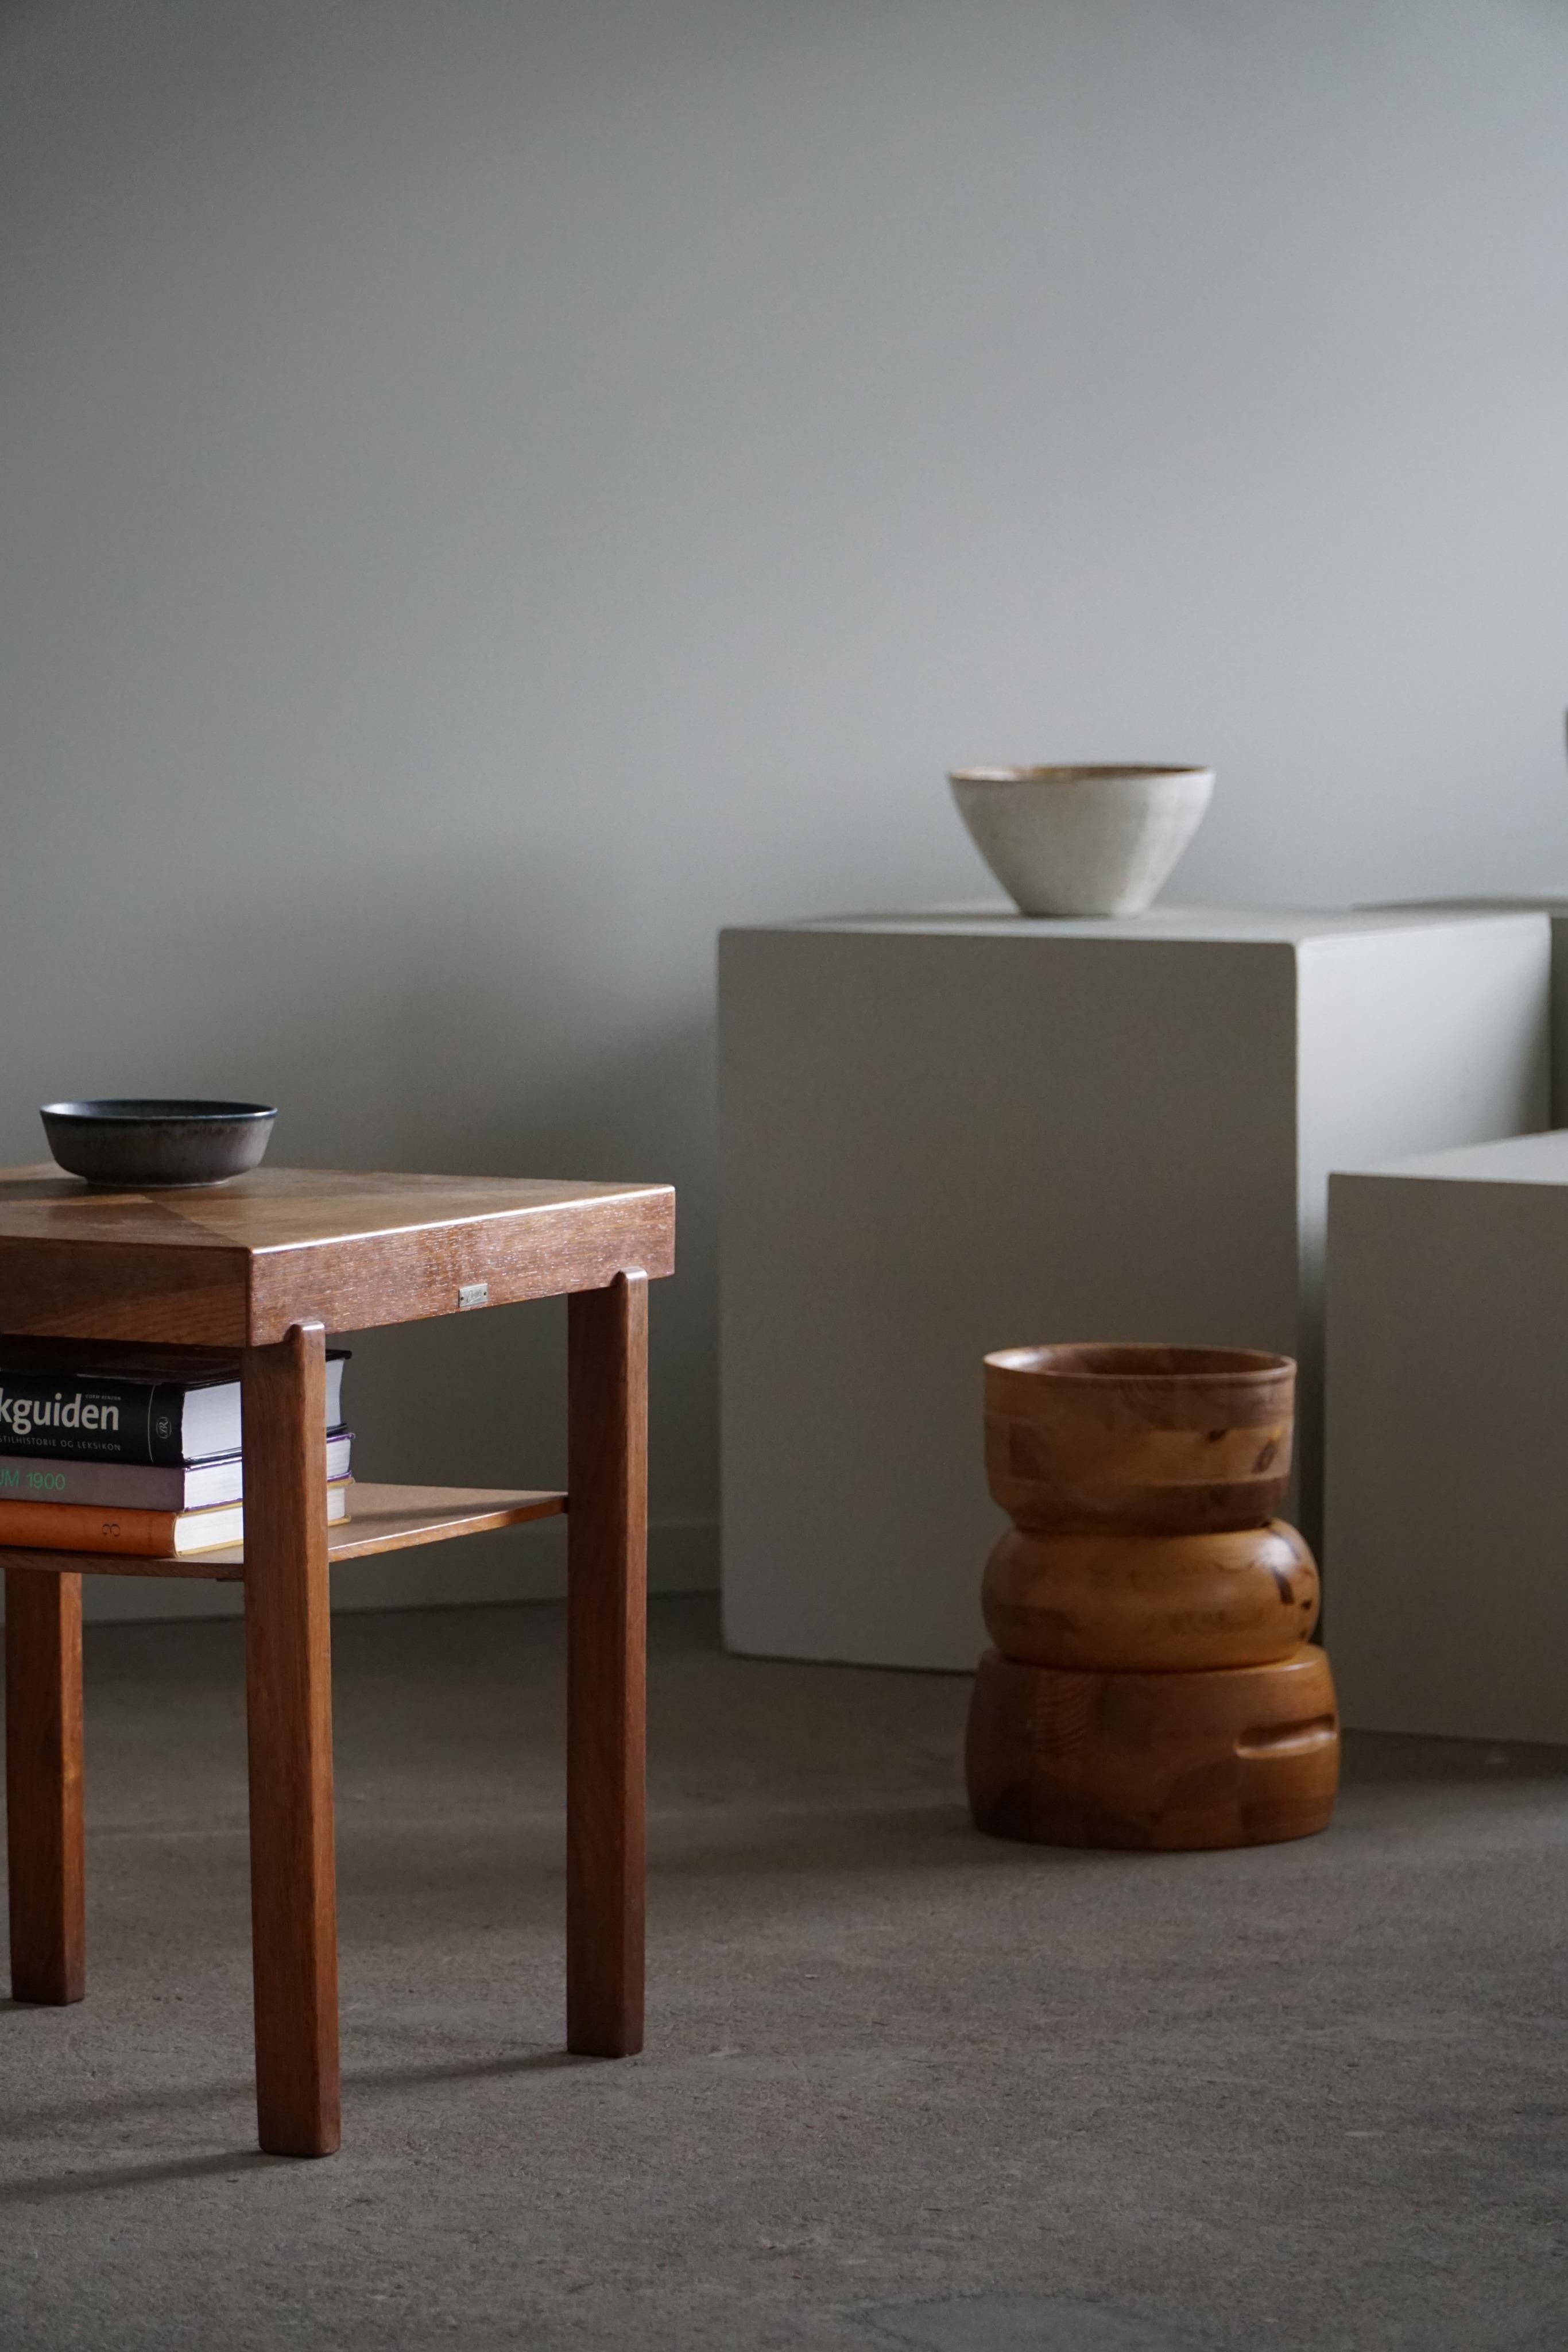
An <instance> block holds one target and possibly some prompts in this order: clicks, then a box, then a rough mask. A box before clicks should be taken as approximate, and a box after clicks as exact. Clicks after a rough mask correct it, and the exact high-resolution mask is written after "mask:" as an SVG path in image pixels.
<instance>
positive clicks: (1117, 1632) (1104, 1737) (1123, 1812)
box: [967, 1346, 1339, 1849]
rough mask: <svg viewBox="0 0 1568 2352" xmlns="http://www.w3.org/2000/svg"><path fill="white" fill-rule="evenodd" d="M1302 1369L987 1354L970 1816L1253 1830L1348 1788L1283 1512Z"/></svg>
mask: <svg viewBox="0 0 1568 2352" xmlns="http://www.w3.org/2000/svg"><path fill="white" fill-rule="evenodd" d="M1295 1381H1296V1368H1295V1365H1294V1364H1293V1363H1292V1362H1291V1360H1290V1358H1289V1357H1288V1356H1266V1355H1259V1354H1254V1353H1253V1352H1251V1351H1250V1350H1247V1349H1228V1348H1166V1347H1145V1346H1115V1347H1059V1348H1018V1349H1008V1350H1007V1351H1006V1352H1004V1353H1003V1354H1000V1355H995V1356H988V1357H987V1359H986V1467H987V1472H988V1476H989V1479H990V1486H991V1492H992V1494H993V1495H994V1496H996V1499H997V1501H998V1503H999V1504H1000V1505H1001V1506H1002V1508H1003V1509H1004V1510H1005V1511H1006V1512H1007V1513H1008V1514H1009V1517H1011V1519H1012V1521H1013V1523H1014V1524H1013V1528H1012V1529H1011V1531H1010V1532H1009V1534H1007V1535H1005V1536H1003V1538H1002V1539H1001V1541H1000V1542H999V1543H998V1546H997V1548H996V1549H995V1550H994V1551H993V1552H992V1554H991V1557H990V1559H989V1561H988V1565H987V1568H986V1576H985V1584H984V1587H983V1591H982V1599H983V1605H984V1609H985V1617H986V1626H987V1630H988V1633H989V1634H990V1636H991V1639H992V1641H993V1642H994V1643H995V1644H996V1647H995V1648H994V1649H992V1650H988V1652H987V1653H986V1655H985V1656H984V1658H983V1659H982V1660H981V1662H980V1668H979V1673H978V1675H977V1680H976V1684H975V1695H974V1699H973V1702H972V1704H971V1706H970V1711H969V1732H968V1743H967V1778H968V1789H969V1804H970V1809H971V1811H972V1812H973V1814H974V1817H975V1822H976V1824H977V1827H978V1828H980V1829H982V1830H985V1831H988V1832H990V1834H992V1835H993V1836H996V1837H1008V1838H1021V1839H1024V1840H1026V1841H1028V1842H1030V1843H1033V1844H1042V1845H1079V1846H1124V1847H1145V1848H1164V1849H1171V1848H1186V1847H1196V1846H1229V1845H1262V1844H1267V1843H1270V1842H1272V1841H1274V1840H1276V1839H1281V1838H1294V1837H1309V1836H1311V1835H1312V1832H1314V1831H1316V1830H1321V1829H1323V1828H1326V1826H1327V1824H1328V1820H1329V1816H1330V1814H1331V1813H1332V1811H1333V1801H1334V1792H1335V1790H1336V1788H1337V1786H1338V1782H1339V1720H1338V1713H1337V1709H1336V1707H1335V1703H1334V1691H1333V1677H1332V1676H1331V1675H1330V1673H1329V1664H1328V1660H1327V1658H1326V1657H1325V1656H1324V1654H1323V1653H1322V1650H1321V1649H1316V1648H1314V1647H1313V1646H1312V1644H1311V1643H1309V1641H1308V1639H1307V1637H1308V1635H1309V1634H1310V1633H1312V1628H1313V1626H1314V1624H1315V1623H1316V1622H1317V1614H1318V1572H1317V1569H1316V1566H1315V1564H1314V1562H1313V1560H1312V1554H1311V1552H1310V1551H1309V1550H1308V1549H1307V1547H1306V1545H1305V1544H1304V1543H1303V1542H1302V1540H1301V1537H1300V1536H1299V1535H1298V1534H1297V1533H1296V1531H1295V1529H1294V1528H1290V1527H1287V1526H1286V1525H1285V1524H1284V1522H1283V1521H1282V1520H1281V1519H1278V1518H1276V1517H1275V1516H1274V1514H1275V1512H1276V1511H1277V1510H1278V1509H1279V1507H1280V1506H1281V1504H1282V1502H1283V1501H1284V1499H1285V1494H1286V1489H1287V1487H1288V1486H1289V1484H1290V1475H1291V1434H1292V1430H1293V1425H1294V1416H1295Z"/></svg>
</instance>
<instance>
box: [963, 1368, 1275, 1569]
mask: <svg viewBox="0 0 1568 2352" xmlns="http://www.w3.org/2000/svg"><path fill="white" fill-rule="evenodd" d="M1295 1387H1296V1368H1295V1365H1294V1364H1293V1363H1292V1362H1291V1359H1290V1358H1289V1357H1288V1356H1266V1355H1261V1354H1258V1353H1256V1352H1254V1351H1253V1350H1251V1349H1222V1348H1171V1347H1166V1346H1164V1345H1149V1344H1143V1343H1132V1342H1128V1343H1126V1344H1114V1345H1106V1346H1085V1347H1042V1348H1010V1349H1004V1350H1003V1351H1001V1352H1000V1353H998V1354H997V1355H993V1356H988V1357H987V1358H986V1471H987V1475H988V1478H989V1480H990V1487H991V1492H992V1494H993V1495H994V1496H995V1497H996V1499H997V1501H998V1503H999V1504H1000V1505H1001V1507H1002V1508H1003V1510H1004V1511H1006V1512H1007V1514H1008V1516H1009V1518H1011V1519H1012V1520H1013V1521H1014V1523H1015V1525H1017V1526H1019V1527H1020V1528H1040V1529H1051V1530H1061V1531H1062V1532H1064V1533H1065V1532H1070V1531H1073V1530H1079V1531H1088V1530H1090V1529H1092V1528H1107V1527H1113V1528H1125V1529H1128V1530H1130V1531H1134V1530H1135V1531H1142V1532H1144V1533H1145V1534H1150V1535H1160V1534H1166V1535H1179V1534H1184V1533H1186V1532H1189V1531H1198V1530H1202V1529H1207V1528H1246V1527H1262V1526H1264V1525H1265V1524H1266V1523H1267V1522H1268V1521H1269V1520H1270V1519H1271V1518H1273V1517H1275V1515H1276V1514H1277V1513H1278V1512H1279V1511H1280V1509H1281V1507H1282V1506H1283V1504H1284V1500H1285V1496H1286V1494H1287V1492H1288V1491H1289V1487H1290V1481H1291V1436H1292V1430H1293V1423H1294V1415H1295Z"/></svg>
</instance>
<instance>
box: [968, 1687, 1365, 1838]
mask: <svg viewBox="0 0 1568 2352" xmlns="http://www.w3.org/2000/svg"><path fill="white" fill-rule="evenodd" d="M966 1765H967V1780H968V1790H969V1807H970V1811H972V1813H973V1815H974V1818H975V1823H976V1826H977V1828H979V1829H981V1830H984V1831H986V1832H988V1834H989V1835H990V1836H992V1837H1002V1838H1017V1839H1019V1840H1022V1841H1023V1842H1024V1843H1028V1844H1030V1845H1071V1846H1119V1847H1124V1848H1134V1849H1139V1850H1142V1851H1145V1852H1166V1853H1169V1852H1175V1851H1190V1850H1192V1849H1194V1848H1198V1847H1205V1846H1210V1847H1212V1846H1239V1845H1270V1844H1272V1843H1274V1842H1275V1841H1276V1840H1277V1839H1282V1838H1299V1837H1311V1836H1312V1835H1314V1834H1315V1833H1316V1832H1318V1831H1319V1830H1322V1829H1326V1828H1327V1827H1328V1824H1329V1819H1330V1816H1331V1815H1332V1813H1333V1801H1334V1792H1335V1790H1336V1789H1337V1787H1338V1785H1339V1719H1338V1711H1337V1709H1336V1706H1335V1704H1334V1689H1333V1676H1332V1675H1331V1674H1330V1673H1329V1664H1328V1660H1327V1659H1326V1658H1325V1657H1324V1655H1323V1654H1322V1651H1321V1650H1319V1649H1314V1648H1312V1646H1311V1644H1308V1645H1306V1646H1304V1647H1302V1648H1301V1649H1299V1650H1297V1651H1295V1652H1294V1653H1293V1654H1291V1656H1290V1657H1288V1658H1282V1659H1281V1660H1280V1661H1279V1662H1278V1664H1274V1665H1268V1666H1244V1667H1240V1668H1237V1669H1232V1670H1230V1671H1228V1672H1226V1671H1219V1672H1216V1673H1212V1674H1166V1675H1102V1674H1078V1673H1074V1672H1072V1671H1071V1670H1070V1669H1068V1668H1065V1667H1060V1666H1026V1665H1020V1664H1018V1663H1017V1662H1016V1661H1015V1660H1013V1659H1010V1658H1001V1657H998V1654H997V1653H996V1652H995V1650H988V1651H987V1653H986V1654H985V1656H984V1657H983V1658H982V1659H981V1661H980V1670H979V1673H978V1675H977V1677H976V1681H975V1696H974V1702H973V1705H972V1706H971V1708H970V1712H969V1736H968V1743H967V1756H966Z"/></svg>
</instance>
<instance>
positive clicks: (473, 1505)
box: [0, 1480, 566, 1584]
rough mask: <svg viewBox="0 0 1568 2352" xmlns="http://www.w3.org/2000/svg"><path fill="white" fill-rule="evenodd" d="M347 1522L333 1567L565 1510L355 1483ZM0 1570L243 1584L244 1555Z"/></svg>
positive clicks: (496, 1492)
mask: <svg viewBox="0 0 1568 2352" xmlns="http://www.w3.org/2000/svg"><path fill="white" fill-rule="evenodd" d="M349 1507H350V1512H351V1513H352V1517H350V1518H347V1519H342V1520H340V1522H339V1524H338V1525H337V1526H336V1527H334V1528H328V1530H327V1549H328V1553H329V1558H330V1559H331V1563H332V1566H333V1567H334V1568H336V1567H337V1566H338V1565H339V1563H340V1561H343V1560H350V1559H372V1558H373V1557H374V1556H375V1554H376V1553H378V1552H383V1551H406V1550H408V1549H410V1548H411V1547H412V1546H413V1545H415V1544H431V1543H446V1542H449V1541H450V1540H451V1539H452V1538H454V1537H455V1536H479V1535H485V1534H487V1533H488V1531H489V1530H490V1529H491V1528H511V1527H517V1526H518V1525H519V1524H520V1523H521V1522H522V1521H524V1520H525V1519H548V1518H550V1517H554V1516H555V1515H556V1514H557V1513H558V1512H560V1511H564V1510H565V1508H566V1496H564V1495H560V1494H551V1493H546V1492H541V1493H537V1494H536V1493H527V1492H519V1491H518V1490H517V1489H516V1488H513V1487H493V1486H373V1485H371V1484H370V1483H368V1482H366V1483H365V1484H362V1485H361V1483H360V1482H359V1481H358V1480H356V1482H355V1484H354V1485H353V1486H352V1487H350V1504H349ZM0 1568H5V1569H12V1568H37V1569H43V1570H53V1571H54V1573H55V1574H56V1575H57V1576H204V1577H209V1578H214V1579H216V1580H218V1581H219V1582H221V1583H230V1584H233V1583H243V1582H244V1580H245V1551H244V1549H243V1547H242V1546H240V1545H238V1544H235V1545H234V1546H232V1547H231V1548H230V1549H227V1550H225V1551H198V1552H190V1553H187V1554H186V1556H185V1557H184V1558H183V1559H133V1558H131V1557H128V1556H127V1555H126V1554H124V1553H121V1552H98V1551H23V1550H19V1549H11V1548H6V1547H0Z"/></svg>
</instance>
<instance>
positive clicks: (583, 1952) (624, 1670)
mask: <svg viewBox="0 0 1568 2352" xmlns="http://www.w3.org/2000/svg"><path fill="white" fill-rule="evenodd" d="M568 1313H569V1324H568V1350H567V1353H568V1373H567V1396H568V1415H569V1434H568V1447H567V1561H568V1566H567V1594H568V1598H567V1798H566V1822H567V1829H566V1836H567V1857H566V2038H567V2046H568V2048H569V2049H570V2050H574V2051H577V2052H579V2053H581V2054H582V2055H583V2056H585V2057H593V2058H624V2057H627V2056H629V2055H630V2054H631V2053H632V2052H633V2051H635V2050H641V2048H642V2047H643V1878H644V1871H645V1832H644V1821H643V1814H644V1768H643V1750H644V1702H643V1682H644V1671H645V1663H646V1653H647V1553H648V1500H647V1477H648V1278H647V1276H646V1275H645V1274H643V1272H642V1270H641V1269H640V1268H638V1269H636V1270H634V1271H632V1272H630V1273H626V1274H620V1275H617V1276H616V1277H615V1279H614V1281H613V1282H612V1283H611V1284H610V1285H609V1286H607V1287H606V1288H605V1289H603V1290H585V1291H578V1292H575V1293H574V1294H573V1296H572V1298H571V1301H570V1307H569V1309H568Z"/></svg>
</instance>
